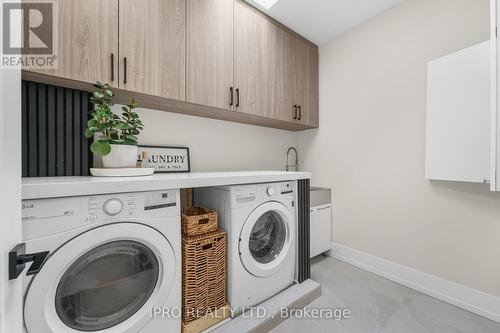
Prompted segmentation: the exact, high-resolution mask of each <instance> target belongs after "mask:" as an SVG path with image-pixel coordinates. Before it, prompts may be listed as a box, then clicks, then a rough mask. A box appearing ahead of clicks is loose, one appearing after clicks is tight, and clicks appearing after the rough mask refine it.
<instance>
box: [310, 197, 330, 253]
mask: <svg viewBox="0 0 500 333" xmlns="http://www.w3.org/2000/svg"><path fill="white" fill-rule="evenodd" d="M310 218H311V233H310V234H311V246H310V253H309V257H311V258H312V257H315V256H317V255H319V254H321V253H324V252H326V251H328V250H330V248H331V246H332V204H327V205H321V206H317V207H311V217H310Z"/></svg>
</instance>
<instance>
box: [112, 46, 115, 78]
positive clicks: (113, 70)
mask: <svg viewBox="0 0 500 333" xmlns="http://www.w3.org/2000/svg"><path fill="white" fill-rule="evenodd" d="M114 80H115V54H114V53H111V82H113V81H114Z"/></svg>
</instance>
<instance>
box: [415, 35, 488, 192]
mask: <svg viewBox="0 0 500 333" xmlns="http://www.w3.org/2000/svg"><path fill="white" fill-rule="evenodd" d="M490 63H491V61H490V42H489V41H487V42H483V43H481V44H478V45H475V46H472V47H470V48H467V49H464V50H461V51H458V52H456V53H453V54H450V55H447V56H445V57H442V58H439V59H436V60H433V61H431V62H429V64H428V66H427V124H426V156H425V157H426V158H425V176H426V178H427V179H435V180H450V181H464V182H473V183H483V182H487V180H488V179H489V178H490V106H491V102H490V100H491V90H490V89H491V88H490V73H491V71H490Z"/></svg>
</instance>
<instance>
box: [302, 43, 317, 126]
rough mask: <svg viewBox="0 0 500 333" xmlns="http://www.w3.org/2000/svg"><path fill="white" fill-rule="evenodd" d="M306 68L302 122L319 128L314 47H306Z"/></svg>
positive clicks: (315, 50) (315, 53)
mask: <svg viewBox="0 0 500 333" xmlns="http://www.w3.org/2000/svg"><path fill="white" fill-rule="evenodd" d="M305 66H306V68H307V71H306V80H305V89H304V91H305V93H306V95H305V96H304V98H303V106H302V109H303V112H304V115H303V117H304V118H303V119H304V120H303V121H304V123H305V124H307V125H311V126H314V127H318V126H319V54H318V48H317V47H316V46H314V45H307V60H306V63H305Z"/></svg>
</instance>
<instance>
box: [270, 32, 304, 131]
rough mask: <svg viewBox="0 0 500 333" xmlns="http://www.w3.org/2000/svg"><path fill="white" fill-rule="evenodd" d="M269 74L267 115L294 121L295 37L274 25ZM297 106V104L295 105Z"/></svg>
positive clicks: (295, 114)
mask: <svg viewBox="0 0 500 333" xmlns="http://www.w3.org/2000/svg"><path fill="white" fill-rule="evenodd" d="M271 42H272V44H273V45H274V47H273V48H272V49H271V50H272V53H271V55H270V56H271V58H270V61H271V66H270V67H271V68H270V72H269V74H270V75H271V77H270V80H269V85H270V87H269V96H268V105H269V116H270V117H271V118H274V119H279V120H286V121H296V118H297V112H298V111H297V110H295V108H294V105H297V103H298V102H297V100H296V93H295V90H296V86H297V85H296V83H295V70H296V62H297V53H296V48H297V39H296V37H295V36H293V35H292V34H291V33H290V32H289V31H287V30H285V29H283V28H281V27H279V26H276V27H275V29H274V31H273V35H272V39H271ZM297 107H298V106H297Z"/></svg>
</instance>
